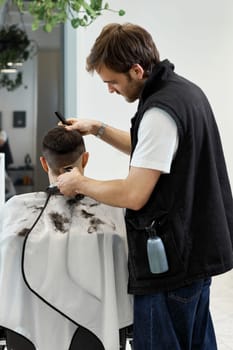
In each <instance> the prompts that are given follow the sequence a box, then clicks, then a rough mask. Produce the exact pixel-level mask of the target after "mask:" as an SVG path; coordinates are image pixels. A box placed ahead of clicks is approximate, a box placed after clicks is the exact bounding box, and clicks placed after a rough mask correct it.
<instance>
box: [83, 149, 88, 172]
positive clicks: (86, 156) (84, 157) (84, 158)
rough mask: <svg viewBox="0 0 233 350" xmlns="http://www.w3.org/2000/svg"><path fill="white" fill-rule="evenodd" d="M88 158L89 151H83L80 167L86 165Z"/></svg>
mask: <svg viewBox="0 0 233 350" xmlns="http://www.w3.org/2000/svg"><path fill="white" fill-rule="evenodd" d="M88 159H89V153H88V152H84V153H83V154H82V168H83V169H84V168H85V166H86V165H87V162H88Z"/></svg>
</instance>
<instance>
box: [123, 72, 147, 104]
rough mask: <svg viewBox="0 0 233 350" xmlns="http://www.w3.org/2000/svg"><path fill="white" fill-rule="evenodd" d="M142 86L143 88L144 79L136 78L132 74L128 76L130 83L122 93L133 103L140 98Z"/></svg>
mask: <svg viewBox="0 0 233 350" xmlns="http://www.w3.org/2000/svg"><path fill="white" fill-rule="evenodd" d="M142 88H143V81H142V80H134V79H132V78H131V77H130V76H128V84H127V86H126V88H125V91H124V93H123V94H121V95H123V96H124V98H125V99H126V101H127V102H129V103H132V102H134V101H136V100H137V99H138V98H139V96H140V94H141V91H142Z"/></svg>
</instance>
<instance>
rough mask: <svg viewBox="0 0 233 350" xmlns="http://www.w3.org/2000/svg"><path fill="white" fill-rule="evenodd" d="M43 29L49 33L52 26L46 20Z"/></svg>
mask: <svg viewBox="0 0 233 350" xmlns="http://www.w3.org/2000/svg"><path fill="white" fill-rule="evenodd" d="M43 28H44V30H45V31H46V32H47V33H50V32H51V31H52V29H53V26H52V24H51V23H50V22H47V23H45V25H44V26H43Z"/></svg>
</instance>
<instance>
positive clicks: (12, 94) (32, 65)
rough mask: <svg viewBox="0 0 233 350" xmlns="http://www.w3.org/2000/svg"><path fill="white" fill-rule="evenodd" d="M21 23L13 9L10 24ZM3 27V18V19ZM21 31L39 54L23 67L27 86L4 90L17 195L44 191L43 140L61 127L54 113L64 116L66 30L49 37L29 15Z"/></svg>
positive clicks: (0, 95)
mask: <svg viewBox="0 0 233 350" xmlns="http://www.w3.org/2000/svg"><path fill="white" fill-rule="evenodd" d="M18 22H19V13H18V11H17V10H16V9H14V8H12V9H10V11H9V13H8V14H7V24H9V25H10V24H15V23H18ZM0 25H1V26H2V25H3V14H1V16H0ZM20 26H21V28H24V30H25V31H26V33H27V35H28V38H29V40H33V41H35V42H36V44H37V47H38V51H37V54H36V55H34V56H33V57H32V58H29V59H28V60H27V61H25V62H24V63H23V66H22V67H20V70H21V71H22V74H23V84H22V85H21V86H19V87H18V88H16V89H15V90H14V91H7V89H6V88H1V89H0V106H1V107H0V113H1V124H2V129H3V130H5V131H6V133H7V136H8V141H9V145H10V148H11V152H12V156H13V163H12V164H10V166H9V169H8V174H9V176H10V177H11V178H12V180H13V182H14V184H15V188H16V193H25V192H31V191H40V190H44V189H45V188H46V187H47V185H48V179H47V175H46V174H45V173H44V172H43V170H42V169H41V165H40V162H39V157H40V155H41V153H40V152H41V140H42V138H43V135H44V134H45V132H46V131H47V130H48V129H50V128H52V127H53V126H55V125H56V124H57V119H56V117H55V115H54V111H56V110H60V111H62V112H63V104H64V98H63V26H62V25H61V26H58V27H56V28H54V30H53V31H52V32H51V33H46V32H44V31H43V30H42V28H40V29H39V30H37V31H34V32H33V31H32V30H31V17H30V15H28V14H25V15H24V17H23V22H22V24H20Z"/></svg>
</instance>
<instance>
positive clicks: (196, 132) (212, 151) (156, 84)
mask: <svg viewBox="0 0 233 350" xmlns="http://www.w3.org/2000/svg"><path fill="white" fill-rule="evenodd" d="M173 69H174V66H173V65H172V64H171V63H170V62H169V61H168V60H165V61H163V62H161V63H160V64H159V65H158V66H156V68H155V70H154V72H153V73H152V75H151V76H150V77H149V78H148V80H147V81H146V83H145V86H144V89H143V91H142V95H141V98H140V100H139V105H138V110H137V113H136V114H135V116H134V118H133V119H132V127H131V141H132V153H133V151H134V149H135V146H136V144H137V132H138V127H139V124H140V122H141V120H142V118H143V115H144V113H145V111H146V110H148V109H149V108H152V107H158V108H161V109H163V110H165V111H166V112H168V113H169V115H170V116H171V117H172V118H173V119H174V121H175V122H176V125H177V128H178V134H179V146H178V150H177V153H176V156H175V158H174V160H173V162H172V166H171V171H170V173H169V174H162V175H161V176H160V179H159V181H158V183H157V185H156V186H155V188H154V191H153V193H152V194H151V197H150V198H149V200H148V202H147V204H146V205H145V206H144V207H143V208H142V209H140V210H138V211H134V210H130V209H127V210H126V226H127V236H128V246H129V292H130V293H133V294H151V293H155V292H158V291H165V290H169V289H174V288H178V287H180V286H182V285H185V284H187V283H190V282H192V281H193V280H195V279H198V278H204V277H208V276H212V275H217V274H220V273H223V272H225V271H227V270H230V269H231V268H232V267H233V200H232V193H231V188H230V184H229V179H228V175H227V170H226V165H225V160H224V154H223V150H222V145H221V140H220V136H219V132H218V128H217V125H216V122H215V119H214V115H213V112H212V110H211V107H210V104H209V102H208V100H207V98H206V96H205V95H204V93H203V92H202V91H201V89H200V88H199V87H197V86H196V85H194V84H193V83H191V82H190V81H188V80H186V79H184V78H183V77H180V76H179V75H177V74H176V73H174V71H173ZM153 220H155V222H156V228H157V232H158V234H159V235H160V237H161V238H162V240H163V243H164V245H165V250H166V253H167V258H168V265H169V271H168V272H165V273H161V274H152V273H151V272H150V270H149V264H148V258H147V251H146V243H147V239H148V233H147V231H146V229H145V228H146V227H147V226H149V225H150V224H151V223H152V221H153Z"/></svg>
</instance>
